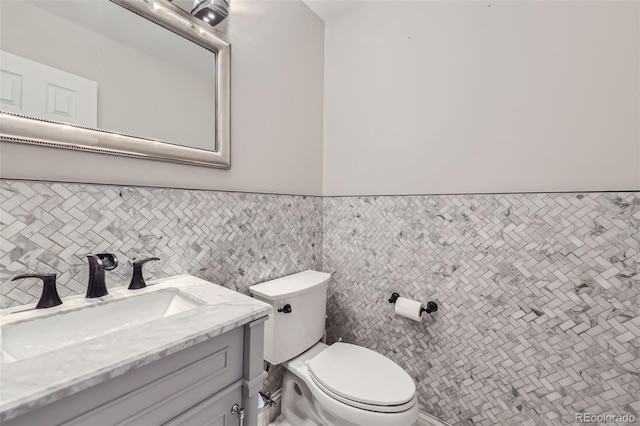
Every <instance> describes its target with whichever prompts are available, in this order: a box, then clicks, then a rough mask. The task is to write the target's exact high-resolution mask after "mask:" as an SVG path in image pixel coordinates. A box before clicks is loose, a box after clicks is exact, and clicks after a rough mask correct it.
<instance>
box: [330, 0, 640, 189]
mask: <svg viewBox="0 0 640 426" xmlns="http://www.w3.org/2000/svg"><path fill="white" fill-rule="evenodd" d="M639 21H640V11H639V3H638V2H495V3H494V2H491V3H488V2H428V1H424V2H402V1H371V2H354V3H353V4H352V5H351V7H349V8H347V9H345V10H344V11H343V13H340V14H338V15H337V16H332V17H331V18H330V19H327V22H326V23H325V139H324V193H325V194H326V195H345V194H346V195H353V194H405V193H463V192H503V191H516V192H519V191H562V190H574V191H579V190H615V189H618V190H619V189H638V188H640V149H639V145H640V123H639V116H640V100H639V99H640V93H639V83H640V82H639V80H640V77H639V76H640V69H639V60H640V47H639V40H640V33H639Z"/></svg>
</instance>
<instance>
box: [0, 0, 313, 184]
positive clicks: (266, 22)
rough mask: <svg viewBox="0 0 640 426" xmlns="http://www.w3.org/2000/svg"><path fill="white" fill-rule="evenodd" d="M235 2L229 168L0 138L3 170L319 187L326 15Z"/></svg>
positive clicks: (31, 175) (284, 5) (290, 6)
mask: <svg viewBox="0 0 640 426" xmlns="http://www.w3.org/2000/svg"><path fill="white" fill-rule="evenodd" d="M231 8H232V14H231V16H230V18H229V22H228V23H227V26H228V39H229V41H230V42H231V44H232V82H233V83H232V84H233V90H232V94H231V134H232V136H231V138H232V146H231V162H232V166H231V170H228V171H227V170H216V169H210V168H203V167H196V166H186V165H179V164H171V163H163V162H158V161H150V160H139V159H132V158H123V157H114V156H108V155H102V154H91V153H84V152H74V151H68V150H62V149H56V148H43V147H34V146H26V145H20V144H14V143H6V142H2V143H0V153H1V154H2V155H1V156H0V176H1V177H4V178H20V179H39V180H58V181H76V182H90V183H113V184H125V185H149V186H164V187H182V188H201V189H202V188H204V189H222V190H241V191H256V192H272V193H274V192H275V193H290V194H316V195H317V194H320V193H321V191H322V131H323V129H322V122H323V118H322V117H323V112H322V99H323V78H324V77H323V71H324V68H323V67H324V66H323V63H324V62H323V61H324V25H323V22H322V20H320V18H318V17H317V16H316V15H315V14H314V13H313V12H312V11H311V10H310V9H309V8H308V7H307V6H306V5H305V4H304V3H302V2H301V1H251V0H248V1H247V0H237V1H234V2H232V5H231Z"/></svg>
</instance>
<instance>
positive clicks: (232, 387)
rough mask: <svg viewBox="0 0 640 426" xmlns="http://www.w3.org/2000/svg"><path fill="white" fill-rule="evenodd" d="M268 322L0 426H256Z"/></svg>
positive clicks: (228, 334) (235, 331) (246, 327)
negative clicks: (242, 415)
mask: <svg viewBox="0 0 640 426" xmlns="http://www.w3.org/2000/svg"><path fill="white" fill-rule="evenodd" d="M265 319H266V317H265V318H261V319H259V320H256V321H253V322H251V323H248V324H246V325H244V326H240V327H238V328H236V329H233V330H230V331H227V332H226V333H223V334H221V335H219V336H216V337H214V338H212V339H209V340H205V341H204V342H202V343H198V344H196V345H194V346H191V347H189V348H187V349H184V350H181V351H178V352H176V353H173V354H171V355H167V356H165V357H162V358H160V359H158V360H157V361H154V362H152V363H150V364H147V365H144V366H142V367H139V368H136V369H133V370H130V371H128V372H126V373H125V374H122V375H119V376H117V377H114V378H112V379H109V380H106V381H103V382H102V383H100V384H98V385H96V386H93V387H90V388H88V389H85V390H83V391H81V392H78V393H75V394H73V395H69V396H67V397H65V398H62V399H60V400H58V401H55V402H53V403H51V404H49V405H45V406H43V407H41V408H38V409H36V410H33V411H31V412H29V413H27V414H24V415H22V416H19V417H16V418H13V419H11V420H9V421H7V422H4V423H3V425H4V426H17V425H24V426H27V425H28V426H39V425H42V426H51V425H64V426H84V425H88V426H102V425H105V426H107V425H131V426H155V425H172V426H177V425H189V426H203V425H215V426H239V424H240V421H239V417H238V415H237V414H234V413H232V412H231V411H232V407H233V406H234V405H235V404H238V406H240V407H242V408H244V410H245V421H244V425H245V426H255V425H256V423H257V414H258V413H257V403H258V396H257V394H258V392H259V391H260V389H261V388H262V382H263V380H264V377H265V375H266V374H265V373H264V371H263V370H262V353H263V342H264V338H263V322H264V320H265Z"/></svg>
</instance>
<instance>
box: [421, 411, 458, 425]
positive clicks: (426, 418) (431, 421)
mask: <svg viewBox="0 0 640 426" xmlns="http://www.w3.org/2000/svg"><path fill="white" fill-rule="evenodd" d="M418 425H419V426H451V425H450V424H449V423H447V422H445V421H442V420H440V419H439V418H437V417H436V416H432V415H431V414H429V413H426V412H424V411H422V410H420V414H418Z"/></svg>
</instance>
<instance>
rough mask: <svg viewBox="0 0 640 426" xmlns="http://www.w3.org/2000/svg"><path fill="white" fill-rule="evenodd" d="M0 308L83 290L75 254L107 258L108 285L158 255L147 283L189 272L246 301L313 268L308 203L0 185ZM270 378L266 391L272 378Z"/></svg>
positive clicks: (315, 245)
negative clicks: (39, 276)
mask: <svg viewBox="0 0 640 426" xmlns="http://www.w3.org/2000/svg"><path fill="white" fill-rule="evenodd" d="M0 238H1V241H0V294H1V295H2V299H1V302H0V307H8V306H13V305H19V304H25V303H31V302H35V301H37V300H38V298H39V297H40V293H41V291H42V290H41V284H40V282H37V281H36V280H21V281H11V278H12V277H13V276H15V275H16V274H19V273H26V272H36V271H37V272H49V271H53V272H57V273H58V291H59V293H60V296H61V297H63V298H64V297H65V296H67V295H69V294H82V293H84V292H85V291H86V286H87V280H88V277H89V270H88V266H87V261H86V259H85V255H86V254H88V253H94V252H115V253H116V254H117V256H118V259H119V261H120V265H119V266H118V268H116V269H115V270H113V271H110V272H107V280H108V281H107V282H108V285H109V286H114V285H127V284H128V283H129V280H130V279H131V269H132V268H131V265H130V264H129V262H128V260H129V259H132V258H134V257H137V258H140V257H143V256H150V255H154V256H158V257H160V258H161V261H160V262H157V263H155V264H149V265H147V266H148V267H145V276H146V277H148V278H149V279H150V278H154V277H164V276H171V275H177V274H192V275H195V276H198V277H200V278H204V279H206V280H209V281H212V282H215V283H219V284H222V285H224V286H226V287H229V288H232V289H234V290H238V291H240V292H242V293H247V294H248V287H249V286H250V285H252V284H255V283H258V282H262V281H266V280H269V279H273V278H278V277H281V276H284V275H288V274H292V273H295V272H299V271H303V270H305V269H320V268H321V260H322V254H321V250H322V200H321V199H320V198H317V197H303V196H289V195H267V194H245V193H234V192H216V191H195V190H184V189H164V188H143V187H126V186H108V185H91V184H67V183H48V182H25V181H12V180H2V181H0ZM274 373H275V374H270V377H269V384H268V386H267V388H268V389H270V390H276V389H278V388H279V387H280V384H279V381H280V380H281V374H279V370H278V369H275V370H274Z"/></svg>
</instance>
